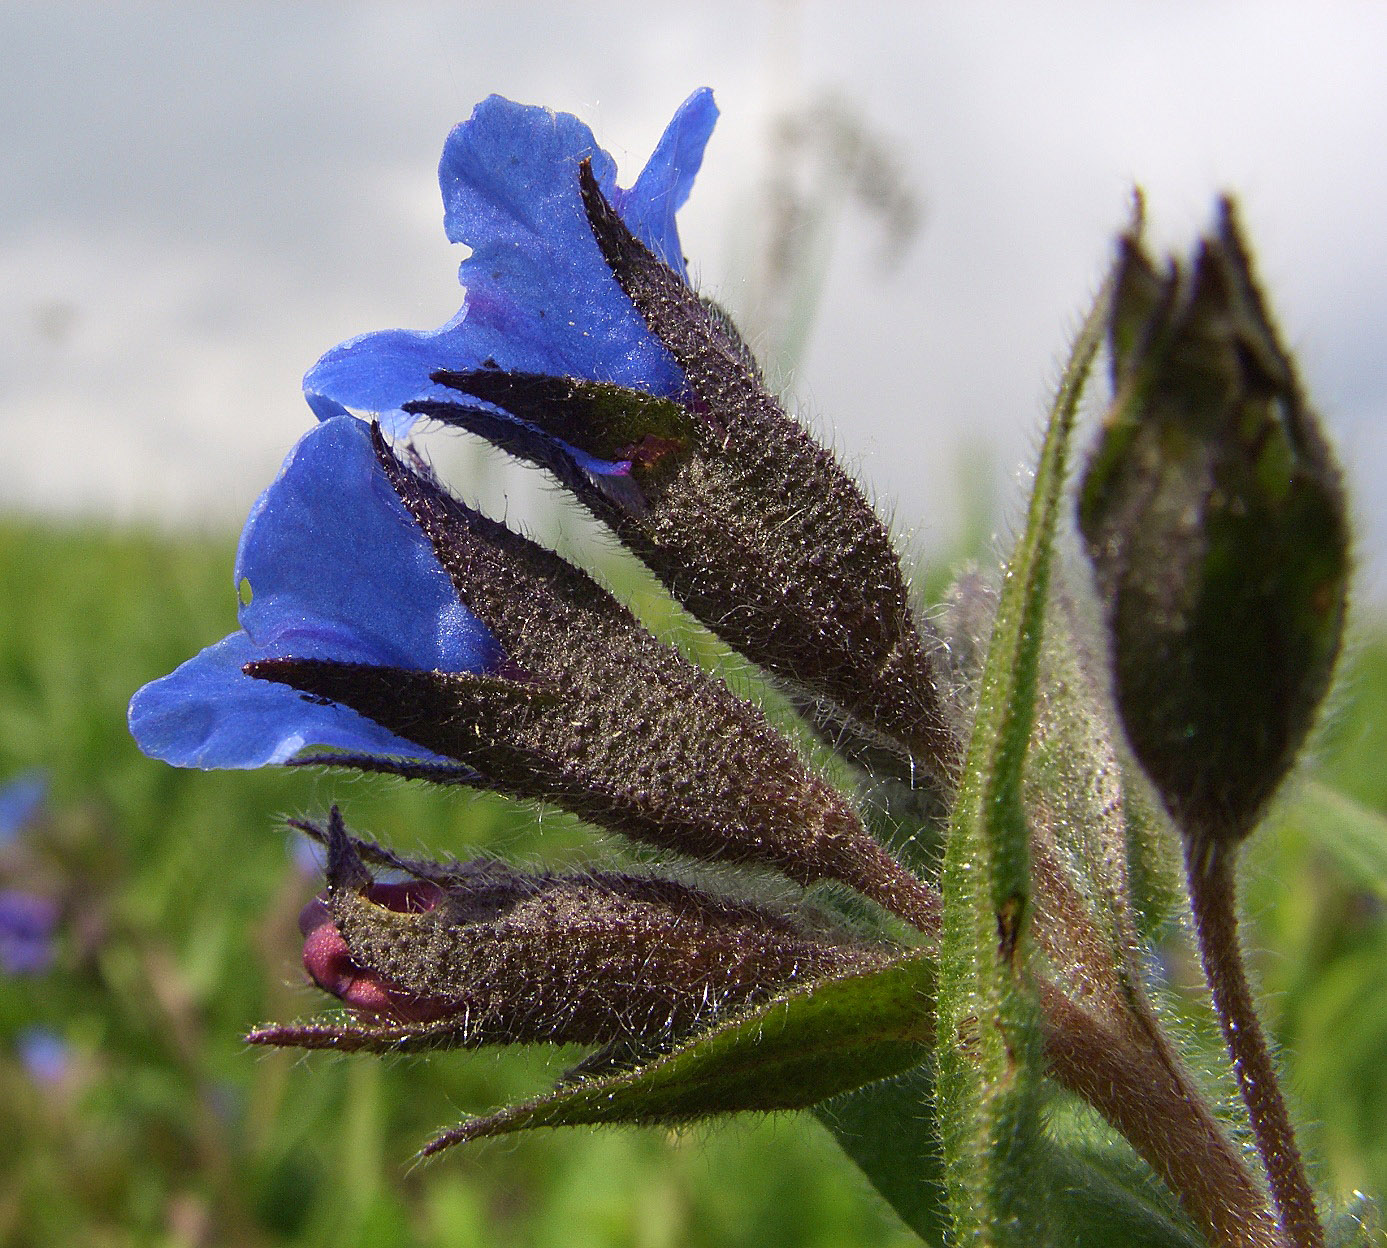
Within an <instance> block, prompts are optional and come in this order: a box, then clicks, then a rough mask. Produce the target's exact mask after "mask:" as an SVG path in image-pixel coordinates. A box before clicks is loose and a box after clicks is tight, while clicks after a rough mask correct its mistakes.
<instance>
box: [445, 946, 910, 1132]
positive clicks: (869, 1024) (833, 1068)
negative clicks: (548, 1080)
mask: <svg viewBox="0 0 1387 1248" xmlns="http://www.w3.org/2000/svg"><path fill="white" fill-rule="evenodd" d="M933 999H934V967H933V963H932V960H931V959H930V958H928V957H927V956H926V955H924V954H911V955H909V956H906V957H903V958H902V959H901V960H900V961H899V962H896V963H894V964H893V965H891V966H889V967H887V968H885V969H884V970H880V971H874V972H871V973H869V974H865V975H853V976H846V977H843V978H841V979H833V980H827V981H820V982H818V983H816V984H814V985H813V986H812V987H811V988H807V989H802V990H800V991H797V992H793V993H788V994H786V995H784V996H782V997H779V998H777V999H776V1000H774V1001H772V1002H771V1003H769V1004H768V1005H765V1006H763V1007H761V1008H759V1009H757V1010H755V1011H753V1012H751V1013H748V1014H744V1015H742V1016H740V1017H739V1018H736V1019H732V1020H730V1021H728V1022H725V1023H723V1024H721V1025H719V1026H717V1027H714V1028H712V1029H711V1030H709V1031H707V1032H704V1033H703V1034H702V1035H701V1036H699V1037H698V1038H697V1039H695V1040H693V1041H690V1042H689V1043H687V1044H684V1045H681V1046H680V1047H678V1048H676V1049H674V1050H672V1051H670V1052H668V1053H665V1054H662V1055H660V1056H659V1057H656V1058H654V1059H653V1060H651V1061H649V1062H647V1063H645V1064H644V1065H641V1066H638V1067H636V1068H635V1069H633V1070H627V1071H623V1072H620V1073H617V1074H610V1075H606V1076H604V1077H600V1078H593V1079H580V1080H578V1081H576V1082H573V1083H569V1084H564V1085H561V1086H560V1087H558V1088H556V1089H555V1090H554V1091H553V1092H551V1093H549V1094H548V1095H547V1096H543V1097H539V1098H537V1099H536V1100H533V1101H529V1102H526V1103H524V1104H521V1105H515V1106H511V1107H509V1108H507V1109H503V1110H500V1111H498V1112H496V1113H494V1114H489V1115H486V1116H485V1117H478V1118H470V1119H468V1120H467V1121H465V1122H462V1123H460V1124H459V1125H458V1126H456V1127H453V1128H452V1129H450V1130H448V1131H446V1132H444V1133H443V1134H442V1135H440V1136H438V1137H437V1138H436V1139H434V1140H432V1141H431V1142H430V1143H429V1144H427V1145H425V1147H424V1149H423V1154H424V1155H425V1156H428V1155H430V1154H433V1153H436V1152H439V1151H441V1150H442V1149H445V1148H448V1147H449V1146H451V1145H453V1144H460V1143H463V1142H465V1141H468V1140H477V1139H483V1138H486V1137H488V1136H499V1135H509V1134H511V1133H513V1132H516V1131H525V1130H529V1129H531V1128H534V1127H563V1126H579V1125H595V1124H601V1123H631V1124H656V1123H679V1122H688V1121H692V1120H694V1119H698V1118H705V1117H709V1116H711V1115H714V1114H725V1113H733V1112H736V1111H740V1110H781V1109H803V1108H806V1107H808V1106H810V1105H814V1104H816V1103H817V1102H819V1101H822V1100H825V1099H826V1098H828V1097H831V1096H836V1095H838V1094H840V1093H843V1092H848V1091H851V1090H852V1089H854V1088H858V1087H862V1086H863V1085H864V1084H868V1083H871V1082H874V1081H875V1080H878V1079H886V1078H889V1077H891V1076H893V1075H899V1074H901V1073H902V1072H903V1071H907V1070H909V1069H910V1068H911V1067H913V1066H917V1065H919V1063H920V1062H921V1061H923V1060H925V1058H927V1057H928V1055H929V1045H930V1041H931V1039H932V1036H933V1008H932V1006H933Z"/></svg>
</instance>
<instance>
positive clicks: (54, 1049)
mask: <svg viewBox="0 0 1387 1248" xmlns="http://www.w3.org/2000/svg"><path fill="white" fill-rule="evenodd" d="M14 1044H15V1052H16V1053H17V1054H18V1057H19V1060H20V1063H21V1064H22V1065H23V1067H24V1069H25V1070H26V1071H28V1072H29V1077H30V1078H31V1079H33V1080H34V1082H35V1083H43V1084H54V1083H61V1082H62V1081H63V1080H64V1079H65V1078H66V1077H67V1074H68V1071H69V1070H71V1069H72V1050H71V1048H70V1047H69V1046H68V1043H67V1041H66V1040H64V1039H63V1037H62V1036H60V1035H59V1034H58V1033H57V1032H56V1031H54V1030H53V1029H52V1028H51V1027H26V1028H25V1029H24V1030H23V1031H21V1032H20V1033H19V1035H18V1036H16V1037H15V1042H14Z"/></svg>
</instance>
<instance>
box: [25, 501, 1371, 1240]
mask: <svg viewBox="0 0 1387 1248" xmlns="http://www.w3.org/2000/svg"><path fill="white" fill-rule="evenodd" d="M231 561H232V548H231V546H230V544H229V543H227V542H223V541H212V540H191V539H174V538H170V537H155V536H151V535H149V534H147V533H139V532H133V531H130V532H123V533H117V532H112V531H110V530H97V529H94V528H85V529H84V528H76V527H70V526H69V527H62V526H55V525H43V524H36V523H33V522H19V521H10V522H8V523H5V524H3V525H0V585H3V586H4V592H3V595H0V782H3V781H4V780H5V779H7V778H9V777H11V776H13V775H14V774H17V773H21V772H23V771H24V770H25V769H28V768H31V767H40V768H43V769H45V770H46V771H47V773H48V774H49V776H50V777H51V792H50V797H49V801H48V803H47V807H46V811H45V812H44V814H43V815H42V816H41V817H40V819H39V820H38V821H37V822H36V823H35V824H34V825H33V826H31V827H30V828H29V829H28V830H27V831H25V832H24V833H23V834H22V835H21V836H20V838H19V839H18V840H17V841H16V842H14V843H12V844H10V845H9V846H8V847H5V848H3V849H0V871H3V872H4V873H5V875H6V876H7V877H9V878H6V879H4V880H2V881H0V887H16V886H20V887H27V888H34V889H37V890H39V891H45V892H49V893H50V894H52V895H56V896H59V897H60V898H61V900H62V907H63V918H62V922H61V925H60V933H59V938H58V956H57V959H56V961H55V963H54V965H53V966H52V968H51V969H50V970H48V971H47V972H46V973H43V974H40V975H36V976H9V977H0V1243H4V1244H6V1245H15V1246H16V1248H27V1246H29V1245H33V1246H34V1248H38V1246H40V1245H44V1246H47V1245H54V1246H56V1245H70V1244H75V1243H81V1244H93V1245H100V1246H102V1248H105V1246H110V1248H116V1246H125V1245H131V1246H134V1245H168V1246H169V1248H175V1246H177V1248H184V1246H187V1248H194V1246H200V1245H223V1244H225V1245H238V1246H239V1245H247V1246H255V1245H266V1246H269V1245H276V1246H278V1245H284V1246H285V1248H288V1246H289V1245H293V1246H295V1248H315V1246H317V1245H322V1246H323V1248H329V1246H330V1248H356V1246H358V1245H360V1246H362V1248H366V1246H368V1245H382V1246H384V1245H411V1244H420V1245H438V1246H439V1248H444V1246H447V1248H453V1246H457V1248H464V1246H471V1245H486V1246H487V1248H492V1246H499V1248H505V1246H508V1245H515V1246H516V1248H520V1246H522V1245H523V1246H525V1248H548V1246H550V1245H552V1246H553V1248H587V1246H589V1245H591V1246H592V1248H598V1246H601V1248H627V1246H629V1248H673V1246H674V1245H680V1246H689V1248H695V1246H697V1245H709V1246H710V1248H711V1246H712V1245H723V1246H726V1245H734V1246H735V1245H747V1246H751V1245H758V1246H760V1245H780V1244H784V1245H795V1246H796V1248H815V1246H818V1245H822V1246H823V1248H829V1246H833V1248H839V1246H841V1245H845V1244H851V1245H863V1246H868V1245H906V1244H909V1243H912V1242H916V1241H913V1239H912V1237H911V1236H910V1235H909V1233H908V1232H906V1231H905V1229H904V1228H903V1227H902V1226H901V1225H900V1224H899V1223H898V1222H897V1221H896V1220H895V1218H894V1215H893V1214H892V1213H891V1212H890V1211H889V1210H888V1209H886V1207H885V1206H884V1205H883V1204H881V1202H879V1201H878V1200H877V1199H876V1198H875V1196H874V1195H873V1194H872V1193H871V1191H870V1189H869V1188H868V1186H867V1184H866V1182H865V1180H863V1179H862V1177H861V1176H860V1175H859V1174H858V1172H857V1171H856V1170H855V1169H854V1168H853V1167H852V1166H851V1164H850V1163H849V1162H847V1160H846V1159H845V1158H843V1157H842V1156H841V1154H839V1153H838V1150H837V1148H836V1146H835V1145H834V1144H833V1142H832V1141H831V1139H830V1138H829V1136H828V1134H827V1133H826V1132H825V1131H824V1130H823V1128H822V1127H821V1126H820V1125H819V1124H818V1123H816V1122H815V1121H813V1120H812V1119H811V1118H809V1117H807V1116H793V1115H790V1116H784V1117H778V1118H770V1119H765V1118H763V1119H750V1118H743V1119H738V1120H735V1121H733V1122H730V1123H728V1124H726V1125H714V1126H701V1127H698V1128H696V1129H693V1130H689V1131H684V1132H677V1133H675V1132H665V1131H653V1130H611V1131H603V1132H587V1131H583V1132H572V1133H558V1134H554V1133H538V1134H536V1135H533V1136H526V1137H522V1138H519V1139H517V1140H514V1141H510V1142H505V1143H499V1144H489V1145H484V1146H481V1147H474V1148H470V1149H466V1150H461V1151H457V1152H454V1153H451V1154H447V1155H444V1156H443V1157H442V1158H441V1159H439V1160H437V1161H435V1162H432V1163H430V1164H427V1165H414V1164H412V1162H411V1158H412V1155H413V1153H414V1151H415V1149H416V1148H417V1147H418V1146H419V1145H420V1144H421V1143H422V1142H423V1141H424V1140H425V1139H426V1138H427V1137H428V1135H429V1134H430V1133H431V1132H432V1131H434V1130H435V1129H436V1128H439V1127H441V1126H444V1125H447V1124H448V1123H450V1122H452V1121H454V1120H455V1119H456V1118H457V1117H458V1116H459V1115H460V1114H461V1113H464V1112H468V1111H476V1110H481V1109H485V1108H488V1107H490V1106H493V1105H496V1104H498V1103H499V1102H501V1101H504V1100H506V1099H508V1098H512V1097H515V1096H517V1095H520V1094H523V1093H525V1092H527V1091H531V1090H537V1089H538V1088H539V1087H540V1085H541V1083H542V1081H543V1078H544V1074H545V1072H546V1071H549V1072H550V1073H551V1074H552V1072H553V1069H554V1067H555V1066H556V1064H557V1063H560V1062H562V1061H563V1059H564V1057H565V1056H566V1055H565V1054H564V1053H562V1052H559V1053H543V1052H537V1051H531V1052H526V1053H517V1052H506V1053H499V1054H493V1053H473V1054H467V1053H454V1054H441V1055H437V1056H435V1057H432V1058H429V1059H400V1060H397V1061H389V1062H383V1063H382V1062H377V1061H375V1060H372V1059H369V1058H357V1059H351V1058H338V1057H335V1056H333V1055H330V1054H314V1055H309V1056H306V1057H305V1056H303V1055H300V1054H294V1053H279V1052H268V1053H267V1052H262V1051H256V1050H251V1049H249V1048H247V1047H246V1046H244V1045H243V1044H242V1043H241V1041H240V1037H241V1036H242V1035H243V1034H244V1032H245V1031H246V1030H247V1029H248V1028H249V1027H250V1026H252V1025H253V1024H256V1023H259V1022H263V1021H267V1020H271V1019H285V1018H289V1017H293V1016H296V1015H300V1014H308V1013H312V1012H314V1011H316V1010H319V1009H320V1008H321V1006H322V998H321V996H320V994H317V993H316V992H314V991H312V990H310V989H309V988H307V987H306V986H305V983H304V975H303V973H302V971H301V969H300V967H299V964H298V954H299V948H300V938H299V935H298V931H297V927H296V922H295V920H296V918H297V914H298V911H299V909H300V907H301V906H302V905H303V904H304V903H305V902H306V901H307V900H308V899H309V898H310V897H311V896H312V895H313V894H314V893H315V891H316V890H317V888H318V887H319V883H320V880H319V876H318V872H317V866H316V864H314V863H313V862H312V861H311V859H309V860H305V856H304V855H303V853H302V852H301V849H300V847H299V846H297V845H296V844H295V843H294V841H292V840H291V839H289V837H288V836H287V835H286V834H285V833H284V831H283V819H284V817H285V816H286V815H293V814H315V813H320V812H321V811H322V810H323V808H324V807H325V806H326V805H327V804H328V803H329V802H330V801H338V802H340V803H341V805H342V806H343V808H344V811H345V813H346V816H347V818H348V820H349V822H350V823H351V824H353V825H356V826H358V827H360V828H362V829H365V830H369V831H370V832H372V833H374V834H376V835H379V836H380V837H381V838H382V839H385V840H387V841H389V842H390V843H392V844H394V845H396V846H399V847H404V848H411V847H415V846H418V847H420V848H426V849H428V850H430V851H434V852H439V853H445V854H446V853H453V854H458V855H464V856H465V855H470V854H474V853H478V852H490V853H497V854H504V855H505V856H506V857H508V858H510V859H512V860H518V861H522V862H525V861H529V862H533V861H537V860H539V859H540V857H541V856H542V858H543V861H545V862H546V863H551V864H552V863H556V862H557V863H563V862H586V861H591V860H592V858H593V857H594V856H595V855H596V854H598V853H601V854H603V855H605V856H608V857H610V854H611V852H612V849H613V847H612V846H611V844H610V843H607V844H602V845H599V844H598V842H597V839H596V838H595V837H590V836H589V835H588V834H587V833H586V832H585V831H584V830H583V829H582V828H580V827H579V826H578V825H577V824H576V823H574V822H573V821H571V820H569V819H567V818H566V817H562V816H551V815H545V816H544V818H543V819H542V820H539V821H537V820H536V819H535V818H534V815H533V813H532V812H527V811H524V810H521V809H519V808H518V807H513V806H510V805H507V804H506V803H503V802H500V801H496V800H493V799H491V798H489V797H484V796H475V795H463V794H459V793H456V792H448V791H443V790H434V789H429V788H427V787H426V786H422V785H409V784H405V783H403V782H399V781H393V780H389V779H384V778H369V779H349V778H345V777H342V776H327V775H319V774H312V773H305V772H288V771H274V770H265V771H259V772H249V773H200V772H187V771H178V770H176V769H174V768H170V767H165V766H162V765H159V764H156V763H153V762H151V761H149V760H147V759H145V758H144V757H143V756H141V755H140V754H139V753H138V751H137V750H136V749H135V746H134V744H133V743H132V742H131V740H130V739H129V737H128V735H127V734H126V731H125V704H126V702H127V700H128V698H129V695H130V693H131V691H132V690H133V689H135V688H136V687H137V686H138V685H139V684H141V683H142V682H144V681H145V680H147V679H149V678H150V677H151V676H153V675H156V674H160V673H163V672H165V671H168V670H170V669H171V668H172V667H173V666H174V665H176V664H177V663H178V662H180V661H181V660H182V659H184V658H186V657H187V656H188V655H190V654H192V653H193V652H194V651H195V650H196V649H197V648H199V647H200V646H201V645H203V644H206V643H207V642H209V641H211V640H213V639H215V638H217V637H220V636H222V635H223V634H224V633H225V632H226V631H228V630H229V629H231V628H232V627H234V598H233V595H232V593H231V590H230V571H229V570H230V567H231ZM613 575H614V578H615V579H616V580H618V581H622V580H625V581H626V582H627V586H626V587H627V588H628V589H630V590H631V591H632V592H634V593H636V594H637V595H639V594H641V593H642V592H645V591H643V589H642V585H643V584H644V583H643V582H642V581H641V580H640V579H639V578H638V577H636V576H634V575H632V574H630V571H629V569H626V568H625V565H620V566H617V567H615V568H614V569H613ZM646 606H647V607H648V608H649V610H650V611H652V612H654V613H656V614H658V612H659V611H660V610H661V609H662V608H661V607H660V606H659V604H658V603H656V602H653V601H650V602H647V603H646ZM1384 708H1387V631H1384V630H1382V629H1381V628H1380V627H1378V626H1377V624H1376V623H1375V622H1374V621H1370V620H1360V621H1359V638H1358V642H1357V644H1356V646H1355V648H1354V651H1353V653H1352V654H1351V655H1350V657H1349V661H1348V662H1347V664H1346V665H1345V672H1344V677H1343V679H1342V681H1341V685H1340V692H1339V695H1338V697H1337V698H1336V699H1335V708H1334V711H1333V713H1332V715H1331V717H1330V720H1329V722H1328V723H1327V725H1326V727H1325V730H1324V731H1323V733H1322V734H1321V742H1320V745H1319V748H1318V750H1317V757H1316V762H1315V768H1314V769H1315V771H1316V772H1317V773H1318V774H1319V776H1321V777H1322V778H1323V779H1324V780H1326V781H1327V782H1328V783H1329V784H1331V785H1332V786H1334V787H1336V788H1338V789H1339V790H1341V791H1342V792H1344V793H1345V794H1348V795H1349V796H1351V797H1353V798H1355V799H1357V800H1358V801H1360V802H1362V803H1364V804H1365V805H1367V806H1369V807H1371V808H1372V809H1374V810H1376V811H1378V812H1381V813H1383V814H1384V815H1387V768H1384V767H1383V766H1382V760H1383V758H1384V757H1387V713H1384ZM1288 809H1289V808H1288ZM1382 826H1383V828H1387V821H1385V822H1384V823H1383V825H1382ZM1383 843H1384V844H1387V839H1384V842H1383ZM1249 857H1250V859H1251V861H1250V862H1249V864H1248V868H1247V891H1246V905H1247V911H1248V917H1249V924H1250V925H1249V929H1248V934H1249V938H1250V940H1251V942H1252V944H1253V945H1254V946H1255V947H1256V948H1257V949H1258V950H1259V955H1258V958H1257V961H1256V967H1257V971H1258V972H1259V974H1260V976H1261V979H1262V983H1263V987H1264V990H1265V992H1264V997H1265V1000H1266V1001H1267V1003H1268V1005H1267V1019H1268V1022H1269V1024H1270V1029H1271V1031H1272V1032H1273V1034H1274V1035H1275V1036H1276V1038H1277V1040H1278V1041H1279V1043H1280V1044H1281V1045H1282V1047H1283V1052H1284V1054H1285V1057H1286V1063H1287V1069H1288V1071H1289V1087H1290V1089H1291V1091H1292V1094H1293V1096H1294V1098H1295V1100H1296V1101H1297V1102H1298V1105H1299V1108H1300V1111H1301V1117H1302V1120H1303V1121H1305V1122H1306V1123H1307V1124H1310V1125H1309V1130H1308V1137H1307V1138H1308V1141H1309V1144H1310V1150H1311V1152H1312V1153H1313V1154H1314V1156H1315V1157H1316V1159H1317V1164H1318V1167H1319V1169H1320V1172H1321V1173H1322V1174H1323V1175H1324V1177H1325V1178H1326V1179H1327V1180H1328V1182H1329V1185H1330V1186H1331V1187H1332V1188H1333V1189H1334V1190H1335V1191H1336V1192H1337V1193H1338V1194H1339V1195H1340V1196H1341V1197H1347V1196H1348V1195H1349V1194H1350V1193H1351V1192H1352V1191H1353V1190H1355V1189H1362V1190H1366V1191H1369V1192H1378V1193H1381V1192H1384V1191H1387V1138H1384V1133H1383V1131H1382V1129H1381V1124H1382V1122H1384V1121H1387V1062H1384V1055H1387V992H1384V991H1383V984H1384V983H1387V874H1385V873H1383V872H1382V870H1381V865H1380V859H1379V864H1378V865H1377V866H1374V865H1373V864H1372V863H1371V862H1362V863H1354V862H1353V861H1350V860H1346V859H1345V858H1344V857H1343V856H1342V855H1333V854H1326V853H1325V852H1324V850H1323V848H1322V840H1321V838H1320V837H1319V836H1318V835H1317V834H1316V833H1315V830H1312V829H1307V828H1305V827H1303V826H1300V825H1298V824H1297V822H1296V820H1295V817H1294V810H1293V809H1289V813H1288V814H1287V816H1286V817H1285V818H1283V819H1282V820H1281V821H1280V826H1277V827H1276V828H1275V829H1274V830H1266V831H1264V832H1263V833H1262V834H1261V835H1260V836H1259V837H1258V839H1257V840H1256V841H1255V842H1254V848H1253V851H1252V852H1251V853H1250V855H1249ZM21 873H22V878H18V879H16V878H14V877H15V876H16V875H19V874H21ZM1163 952H1164V954H1165V955H1166V956H1165V960H1166V964H1167V966H1169V967H1172V968H1173V969H1174V974H1175V976H1176V978H1177V979H1178V978H1180V976H1181V969H1180V968H1181V964H1182V963H1181V960H1182V959H1186V960H1187V959H1188V950H1186V949H1182V948H1174V949H1171V950H1167V951H1163ZM35 1027H39V1028H43V1029H45V1033H46V1034H49V1035H50V1036H51V1037H52V1038H54V1039H56V1041H57V1047H55V1048H53V1049H52V1050H51V1051H50V1052H49V1053H48V1060H47V1061H43V1062H36V1061H35V1059H34V1056H33V1054H32V1051H31V1050H30V1049H28V1048H27V1047H26V1046H28V1045H29V1043H30V1041H31V1039H32V1036H33V1034H34V1033H33V1030H32V1029H33V1028H35ZM26 1053H28V1054H29V1056H28V1058H27V1060H26V1057H25V1054H26Z"/></svg>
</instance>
